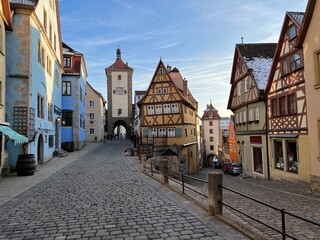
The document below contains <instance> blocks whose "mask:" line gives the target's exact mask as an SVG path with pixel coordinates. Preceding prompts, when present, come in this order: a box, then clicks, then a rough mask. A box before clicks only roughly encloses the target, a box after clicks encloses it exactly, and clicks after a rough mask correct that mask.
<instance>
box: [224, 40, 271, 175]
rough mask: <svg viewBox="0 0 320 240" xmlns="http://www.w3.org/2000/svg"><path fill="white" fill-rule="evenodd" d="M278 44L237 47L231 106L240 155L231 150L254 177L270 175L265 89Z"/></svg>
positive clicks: (241, 45) (234, 157)
mask: <svg viewBox="0 0 320 240" xmlns="http://www.w3.org/2000/svg"><path fill="white" fill-rule="evenodd" d="M276 46H277V44H276V43H250V44H237V45H236V47H235V53H234V59H233V67H232V72H231V80H230V84H231V90H230V95H229V102H228V109H230V110H231V111H232V112H233V113H234V115H235V135H236V143H237V146H236V150H237V156H234V154H230V157H232V159H237V161H239V162H241V163H242V164H243V174H244V175H246V176H250V177H254V178H262V179H267V178H268V176H269V173H268V158H267V141H266V136H267V135H266V118H265V116H266V114H265V112H266V109H265V101H264V99H263V97H262V96H263V94H262V93H263V91H264V89H265V87H266V85H267V82H268V76H269V72H270V68H271V65H272V61H273V56H274V53H275V49H276ZM233 150H234V149H233Z"/></svg>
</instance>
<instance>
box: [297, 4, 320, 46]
mask: <svg viewBox="0 0 320 240" xmlns="http://www.w3.org/2000/svg"><path fill="white" fill-rule="evenodd" d="M316 2H317V0H309V1H308V5H307V8H306V13H305V16H304V18H303V21H302V24H301V29H300V35H299V38H298V43H297V47H302V45H303V41H304V38H305V37H306V34H307V32H308V28H309V25H310V22H311V19H312V16H313V11H314V8H315V6H316Z"/></svg>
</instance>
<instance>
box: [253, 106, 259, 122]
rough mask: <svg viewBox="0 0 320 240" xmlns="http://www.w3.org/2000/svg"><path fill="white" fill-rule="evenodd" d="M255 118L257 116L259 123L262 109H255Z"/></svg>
mask: <svg viewBox="0 0 320 240" xmlns="http://www.w3.org/2000/svg"><path fill="white" fill-rule="evenodd" d="M254 116H255V120H256V121H259V120H260V108H259V107H255V109H254Z"/></svg>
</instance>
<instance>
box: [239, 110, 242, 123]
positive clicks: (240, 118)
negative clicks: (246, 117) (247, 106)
mask: <svg viewBox="0 0 320 240" xmlns="http://www.w3.org/2000/svg"><path fill="white" fill-rule="evenodd" d="M239 123H242V112H239Z"/></svg>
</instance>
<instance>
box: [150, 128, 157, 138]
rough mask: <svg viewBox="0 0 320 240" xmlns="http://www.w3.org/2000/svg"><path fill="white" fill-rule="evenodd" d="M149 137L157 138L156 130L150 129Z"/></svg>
mask: <svg viewBox="0 0 320 240" xmlns="http://www.w3.org/2000/svg"><path fill="white" fill-rule="evenodd" d="M151 136H152V137H158V130H157V129H156V128H153V129H151Z"/></svg>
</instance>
